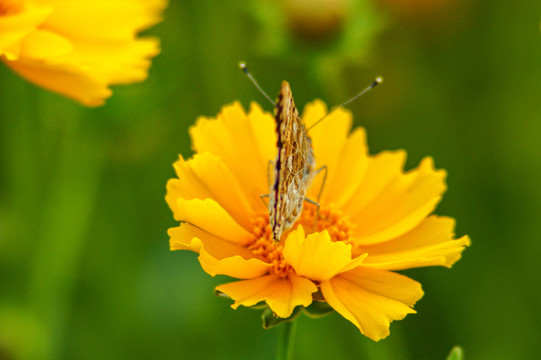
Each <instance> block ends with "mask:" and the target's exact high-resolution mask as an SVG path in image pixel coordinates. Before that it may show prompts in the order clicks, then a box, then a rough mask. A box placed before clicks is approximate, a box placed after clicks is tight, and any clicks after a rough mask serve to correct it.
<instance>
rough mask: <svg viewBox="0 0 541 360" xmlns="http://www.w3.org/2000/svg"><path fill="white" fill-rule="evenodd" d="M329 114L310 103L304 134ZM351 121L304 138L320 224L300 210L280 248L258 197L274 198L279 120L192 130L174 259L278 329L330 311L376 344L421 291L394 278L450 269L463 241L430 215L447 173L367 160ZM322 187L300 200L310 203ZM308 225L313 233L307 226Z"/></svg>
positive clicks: (177, 192)
mask: <svg viewBox="0 0 541 360" xmlns="http://www.w3.org/2000/svg"><path fill="white" fill-rule="evenodd" d="M326 112H327V109H326V106H325V104H324V103H322V102H321V101H315V102H312V103H310V104H308V105H307V106H306V108H305V110H304V113H303V115H302V119H303V121H304V123H305V124H306V126H307V127H310V125H311V124H313V123H314V122H316V121H317V120H319V119H321V118H322V117H323V116H324V114H326ZM351 124H352V116H351V114H350V113H349V112H348V111H347V110H343V109H339V110H337V111H335V112H333V113H332V114H331V115H329V118H328V119H326V120H325V121H324V122H322V123H320V124H319V125H318V126H316V127H314V128H313V129H311V130H310V137H311V139H312V144H313V149H314V154H315V158H316V161H317V163H318V164H319V166H321V165H327V167H328V176H327V180H326V184H325V186H324V189H323V193H322V196H321V198H320V205H321V208H320V217H319V218H318V219H317V221H316V209H315V206H314V205H312V204H308V203H307V204H305V206H304V210H303V212H302V214H301V217H300V218H299V220H298V221H297V223H296V224H295V225H294V226H293V228H292V229H290V230H289V232H286V233H285V234H284V236H283V237H282V240H281V241H280V242H277V243H275V242H274V240H273V236H272V233H271V229H270V226H269V218H268V211H267V209H266V207H265V204H264V203H263V202H262V201H261V199H260V195H261V194H268V193H269V184H268V176H267V167H268V162H269V160H271V159H274V157H275V152H276V135H275V133H274V119H273V117H272V116H271V115H270V114H269V113H265V112H263V111H262V110H261V108H260V107H259V106H258V105H256V104H252V106H251V110H250V112H249V113H247V114H246V113H245V112H244V110H243V109H242V107H241V105H240V104H238V103H234V104H233V105H230V106H226V107H224V108H223V109H222V111H221V112H220V114H219V115H218V117H217V118H216V119H212V118H205V117H202V118H199V119H198V121H197V123H196V125H195V126H194V127H192V128H191V129H190V135H191V137H192V140H193V147H194V149H195V151H196V155H195V156H194V157H193V158H192V159H189V160H184V159H183V158H182V157H180V159H179V160H178V161H177V162H176V163H175V165H174V167H175V170H176V173H177V176H178V179H171V180H170V181H169V182H168V184H167V195H166V201H167V203H168V204H169V207H170V208H171V209H172V211H173V214H174V217H175V219H176V220H178V221H180V222H181V224H180V226H178V227H175V228H171V229H170V230H169V235H170V247H171V249H172V250H192V251H195V252H197V253H199V261H200V263H201V266H202V268H203V270H205V271H206V272H207V273H208V274H210V275H212V276H215V275H218V274H222V275H228V276H231V277H233V278H237V279H241V280H240V281H236V282H232V283H228V284H225V285H220V286H218V287H217V290H218V291H219V292H221V293H224V294H226V295H227V296H229V297H231V298H232V299H233V300H234V301H235V303H234V304H233V308H237V307H238V306H240V305H244V306H253V305H256V304H258V303H261V302H265V303H266V304H267V305H268V307H269V308H270V309H271V310H272V311H273V312H274V314H275V315H276V316H278V317H280V318H287V317H289V316H291V314H292V313H293V310H294V308H295V307H297V306H302V307H308V306H309V305H310V304H311V303H312V302H313V301H320V302H321V301H325V302H327V303H328V305H330V306H331V307H332V308H333V309H334V310H336V311H337V312H338V313H340V314H341V315H342V316H343V317H345V318H346V319H348V320H349V321H351V322H352V323H353V324H354V325H355V326H357V327H358V328H359V330H360V331H361V332H362V333H363V334H364V335H366V336H368V337H369V338H371V339H373V340H379V339H382V338H384V337H386V336H387V335H388V334H389V325H390V322H391V321H393V320H398V319H402V318H404V317H405V316H406V315H407V314H408V313H414V312H415V311H414V310H413V309H412V306H413V305H414V304H415V302H416V301H417V300H419V299H420V298H421V297H422V295H423V291H422V290H421V285H420V284H419V283H417V282H416V281H413V280H411V279H409V278H408V277H406V276H404V275H400V274H397V273H395V272H393V271H394V270H402V269H407V268H413V267H422V266H434V265H440V266H446V267H450V266H451V265H452V264H453V263H454V262H456V261H457V260H458V259H459V258H460V256H461V252H462V251H463V250H464V247H465V246H468V245H469V242H470V241H469V239H468V237H467V236H464V237H462V238H460V239H458V240H454V239H453V237H454V233H453V230H454V225H455V223H454V220H453V219H451V218H448V217H441V216H436V215H430V214H431V213H432V211H433V210H434V209H435V207H436V205H437V204H438V202H439V201H440V199H441V197H442V194H443V192H444V191H445V189H446V185H445V176H446V174H445V171H443V170H435V169H434V167H433V163H432V160H431V159H430V158H426V159H424V160H423V161H422V162H421V164H420V165H419V167H418V168H417V169H415V170H411V171H409V172H404V171H403V166H404V162H405V159H406V153H405V152H404V151H387V152H382V153H380V154H378V155H369V154H368V149H367V145H366V139H365V132H364V130H363V129H361V128H359V129H356V130H355V131H354V132H353V133H351V134H350V133H349V132H350V129H351ZM321 186H322V177H321V176H316V178H315V180H314V182H313V184H312V186H311V188H310V189H309V191H308V193H307V197H308V198H312V199H315V198H317V193H318V192H319V189H320V188H321ZM314 223H315V226H314Z"/></svg>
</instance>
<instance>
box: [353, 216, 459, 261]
mask: <svg viewBox="0 0 541 360" xmlns="http://www.w3.org/2000/svg"><path fill="white" fill-rule="evenodd" d="M454 228H455V221H454V220H453V219H452V218H448V217H438V216H430V217H428V218H426V219H425V220H423V222H421V224H419V226H417V227H416V228H414V229H413V230H411V231H409V232H407V233H406V234H404V235H402V236H399V237H398V238H396V239H393V240H390V241H386V242H384V243H379V244H374V245H369V246H363V247H362V251H363V252H367V253H368V254H369V256H368V257H367V258H366V260H365V261H364V262H363V266H366V267H371V268H377V269H386V270H402V269H407V268H412V267H421V266H433V265H441V266H445V267H451V266H452V265H453V264H454V263H455V262H456V261H458V259H460V256H461V254H462V251H463V250H464V249H465V247H466V246H469V245H470V239H469V238H468V237H467V236H463V237H461V238H460V239H457V240H454V239H453V237H454Z"/></svg>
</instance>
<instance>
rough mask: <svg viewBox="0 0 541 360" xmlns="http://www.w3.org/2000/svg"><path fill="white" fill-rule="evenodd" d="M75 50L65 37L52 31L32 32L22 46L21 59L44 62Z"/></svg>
mask: <svg viewBox="0 0 541 360" xmlns="http://www.w3.org/2000/svg"><path fill="white" fill-rule="evenodd" d="M72 50H73V47H72V46H71V43H70V42H69V41H68V40H67V39H66V38H64V37H62V36H59V35H57V34H54V33H52V32H50V31H43V30H36V31H32V32H31V33H30V34H29V35H28V36H26V37H25V38H24V40H23V41H22V44H21V50H20V53H19V56H20V57H26V58H31V59H36V60H43V59H45V58H48V57H52V56H61V55H65V54H68V53H69V52H71V51H72Z"/></svg>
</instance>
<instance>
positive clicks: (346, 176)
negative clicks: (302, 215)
mask: <svg viewBox="0 0 541 360" xmlns="http://www.w3.org/2000/svg"><path fill="white" fill-rule="evenodd" d="M367 151H368V149H367V147H366V133H365V131H364V129H363V128H357V129H355V131H354V132H353V133H352V134H351V135H350V136H349V138H348V139H347V141H346V143H345V145H344V147H343V149H342V152H341V154H340V155H339V156H338V158H339V160H338V163H337V164H336V168H335V169H331V168H329V169H328V171H329V177H328V180H327V181H326V184H325V185H324V187H325V188H327V191H326V193H325V194H326V195H325V196H324V197H323V198H322V200H321V202H324V203H325V204H334V205H335V206H336V207H341V205H342V204H344V203H346V202H347V201H348V200H349V199H350V198H351V196H352V195H353V194H354V193H355V191H356V190H357V188H358V187H359V184H360V183H361V182H362V179H363V178H364V176H365V173H366V169H367V167H368V159H369V158H368V155H367ZM319 165H323V164H319ZM331 172H332V173H333V176H330V174H331ZM316 190H317V191H319V188H317V186H312V188H311V194H314V192H315V191H316ZM312 196H313V195H312ZM315 196H317V194H316V195H315Z"/></svg>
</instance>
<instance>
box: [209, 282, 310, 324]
mask: <svg viewBox="0 0 541 360" xmlns="http://www.w3.org/2000/svg"><path fill="white" fill-rule="evenodd" d="M216 290H218V291H221V292H223V293H224V294H226V295H227V296H229V297H230V298H232V299H233V300H235V303H234V304H233V305H231V307H232V308H233V309H236V308H237V307H239V306H240V305H243V306H253V305H255V304H257V303H259V302H262V301H264V302H266V303H267V305H269V307H270V309H271V310H272V311H273V312H274V313H275V314H276V315H277V316H279V317H281V318H287V317H289V316H290V315H291V313H292V312H293V309H295V307H296V306H299V305H300V306H305V307H306V306H308V305H310V304H311V303H312V293H314V292H316V291H317V287H316V286H315V285H314V283H312V282H311V281H310V280H308V279H305V278H303V277H300V276H297V275H295V274H294V273H290V274H289V275H288V276H287V277H285V278H282V277H280V276H277V275H266V276H263V277H260V278H256V279H251V280H244V281H237V282H233V283H229V284H224V285H220V286H218V287H216Z"/></svg>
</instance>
